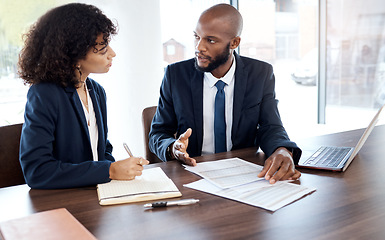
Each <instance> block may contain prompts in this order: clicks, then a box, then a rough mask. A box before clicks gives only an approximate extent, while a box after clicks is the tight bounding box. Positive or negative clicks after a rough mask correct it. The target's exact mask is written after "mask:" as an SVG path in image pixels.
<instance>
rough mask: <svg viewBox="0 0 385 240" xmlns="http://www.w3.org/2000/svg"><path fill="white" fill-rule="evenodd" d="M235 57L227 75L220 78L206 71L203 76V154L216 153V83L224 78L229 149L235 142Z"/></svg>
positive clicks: (227, 143)
mask: <svg viewBox="0 0 385 240" xmlns="http://www.w3.org/2000/svg"><path fill="white" fill-rule="evenodd" d="M235 65H236V61H235V58H234V60H233V64H232V65H231V67H230V69H229V71H228V72H227V73H226V75H225V76H223V77H222V78H220V79H218V78H216V77H214V76H213V75H212V74H211V73H210V72H205V73H204V77H203V144H202V155H204V154H212V153H215V143H214V141H215V136H214V109H215V96H216V94H217V87H216V86H215V83H216V82H217V81H218V80H222V81H223V82H225V83H226V85H225V87H224V91H225V118H226V146H227V151H229V150H231V148H232V147H233V143H232V142H231V129H232V125H233V98H234V82H235V75H234V74H235Z"/></svg>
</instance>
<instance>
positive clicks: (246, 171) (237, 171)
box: [184, 158, 264, 188]
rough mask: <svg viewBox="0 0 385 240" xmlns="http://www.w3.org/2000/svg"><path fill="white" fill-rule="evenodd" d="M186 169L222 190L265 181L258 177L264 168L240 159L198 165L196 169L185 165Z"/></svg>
mask: <svg viewBox="0 0 385 240" xmlns="http://www.w3.org/2000/svg"><path fill="white" fill-rule="evenodd" d="M184 167H185V169H186V170H187V171H190V172H193V173H195V174H197V175H199V176H201V177H203V178H204V179H206V180H207V181H209V182H211V183H213V184H215V185H216V186H218V187H220V188H230V187H236V186H239V185H242V184H245V183H250V182H254V181H259V180H263V179H264V178H258V177H257V175H258V173H259V172H260V171H261V170H262V168H263V167H262V166H259V165H257V164H254V163H250V162H247V161H245V160H242V159H240V158H229V159H223V160H218V161H211V162H203V163H198V164H197V166H195V167H191V166H187V165H184Z"/></svg>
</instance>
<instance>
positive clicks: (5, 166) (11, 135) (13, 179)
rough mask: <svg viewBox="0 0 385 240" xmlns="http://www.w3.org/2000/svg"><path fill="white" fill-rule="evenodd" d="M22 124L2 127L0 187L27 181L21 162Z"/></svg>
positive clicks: (0, 138) (0, 133) (0, 139)
mask: <svg viewBox="0 0 385 240" xmlns="http://www.w3.org/2000/svg"><path fill="white" fill-rule="evenodd" d="M22 126H23V124H22V123H20V124H14V125H8V126H2V127H0V188H2V187H9V186H14V185H19V184H24V183H25V180H24V176H23V172H22V170H21V166H20V162H19V146H20V135H21V128H22Z"/></svg>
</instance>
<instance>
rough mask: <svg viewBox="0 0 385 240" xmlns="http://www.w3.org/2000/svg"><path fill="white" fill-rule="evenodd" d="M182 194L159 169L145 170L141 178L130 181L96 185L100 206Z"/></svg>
mask: <svg viewBox="0 0 385 240" xmlns="http://www.w3.org/2000/svg"><path fill="white" fill-rule="evenodd" d="M180 196H182V194H181V193H180V191H179V190H178V188H177V187H176V186H175V184H174V182H173V181H172V180H171V179H170V178H168V177H167V175H166V174H165V173H164V172H163V170H162V169H161V168H160V167H156V168H150V169H145V170H143V172H142V176H140V177H136V178H135V179H134V180H131V181H118V180H111V182H109V183H103V184H98V197H99V204H100V205H111V204H119V203H129V202H139V201H148V200H156V199H164V198H172V197H180Z"/></svg>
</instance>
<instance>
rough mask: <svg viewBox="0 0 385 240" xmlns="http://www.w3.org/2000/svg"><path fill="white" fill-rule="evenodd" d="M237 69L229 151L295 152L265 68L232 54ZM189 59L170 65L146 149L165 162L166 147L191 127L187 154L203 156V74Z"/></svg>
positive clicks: (270, 75) (297, 152) (270, 74)
mask: <svg viewBox="0 0 385 240" xmlns="http://www.w3.org/2000/svg"><path fill="white" fill-rule="evenodd" d="M235 58H236V61H237V63H236V70H235V85H234V102H233V126H232V131H231V134H232V143H233V150H235V149H240V148H246V147H252V146H257V147H259V146H260V147H261V149H262V150H263V152H265V153H266V154H267V155H268V156H270V155H271V154H272V153H273V152H274V151H275V150H276V149H277V148H278V147H286V148H288V149H289V150H292V151H293V153H294V161H295V162H298V160H299V157H300V155H301V150H300V149H299V148H298V147H297V145H296V144H295V143H294V142H291V141H290V139H289V137H288V136H287V133H286V131H285V129H284V127H283V126H282V122H281V119H280V116H279V113H278V108H277V102H278V101H277V100H276V99H275V90H274V88H275V78H274V74H273V68H272V66H271V65H270V64H268V63H265V62H261V61H258V60H255V59H251V58H246V57H241V56H239V55H237V54H236V53H235ZM194 61H195V60H194V59H190V60H187V61H183V62H179V63H175V64H172V65H169V66H168V67H167V69H166V72H165V75H164V78H163V82H162V85H161V89H160V98H159V103H158V108H157V111H156V113H155V116H154V119H153V121H152V124H151V131H150V134H149V147H150V149H151V151H152V152H153V153H155V154H156V155H157V156H158V157H159V158H160V159H161V160H163V161H167V151H166V150H167V147H168V146H169V145H170V144H171V143H173V142H174V141H175V138H174V134H175V133H176V136H177V137H178V136H179V135H180V134H182V133H184V132H185V131H186V130H187V129H188V128H192V135H191V137H190V138H189V145H188V148H187V152H188V153H189V155H190V156H191V157H195V156H199V155H201V153H202V142H203V73H202V72H200V71H198V70H196V69H195V67H194Z"/></svg>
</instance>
